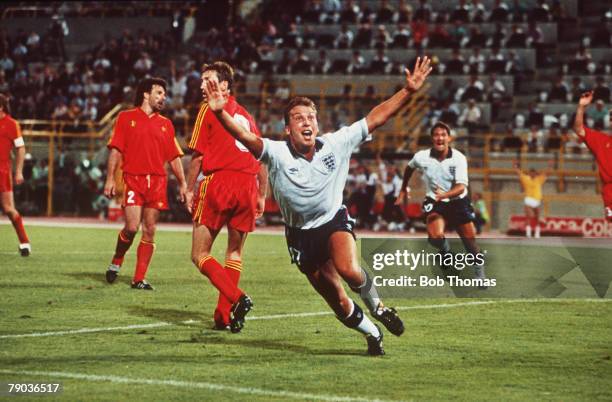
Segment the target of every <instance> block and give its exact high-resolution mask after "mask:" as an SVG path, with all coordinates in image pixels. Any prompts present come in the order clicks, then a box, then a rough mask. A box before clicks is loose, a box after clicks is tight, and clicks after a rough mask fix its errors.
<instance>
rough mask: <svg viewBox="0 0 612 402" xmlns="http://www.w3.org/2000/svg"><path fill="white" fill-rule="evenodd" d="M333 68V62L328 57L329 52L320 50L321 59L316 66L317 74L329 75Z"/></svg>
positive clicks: (319, 58) (318, 59)
mask: <svg viewBox="0 0 612 402" xmlns="http://www.w3.org/2000/svg"><path fill="white" fill-rule="evenodd" d="M331 67H332V61H331V60H330V59H329V57H328V56H327V52H326V51H325V50H323V49H321V50H319V57H318V58H317V61H316V63H315V65H314V72H315V73H316V74H328V73H330V69H331Z"/></svg>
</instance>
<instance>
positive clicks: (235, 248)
mask: <svg viewBox="0 0 612 402" xmlns="http://www.w3.org/2000/svg"><path fill="white" fill-rule="evenodd" d="M210 79H214V80H216V81H217V82H219V87H220V90H221V93H222V95H223V97H224V98H225V99H226V102H227V103H226V104H225V110H226V111H227V112H228V113H229V114H230V115H231V116H232V117H233V119H234V120H235V121H236V122H238V124H240V125H241V126H242V127H244V129H245V130H248V131H249V132H252V133H254V134H255V135H257V136H259V135H260V134H259V130H258V129H257V126H256V125H255V121H254V120H253V118H252V117H251V115H250V114H249V113H248V112H247V111H246V109H245V108H243V107H242V106H241V105H239V104H238V102H236V98H234V97H233V96H232V95H231V90H232V83H233V81H234V71H233V69H232V68H231V67H230V65H229V64H227V63H224V62H215V63H212V64H205V65H204V66H203V67H202V85H201V86H202V88H203V87H204V86H205V85H206V82H207V81H208V80H210ZM203 95H204V99H205V100H206V94H205V93H204V94H203ZM189 148H190V149H192V150H193V154H192V157H191V162H190V164H189V170H188V173H187V186H188V189H189V190H188V191H187V197H186V205H187V209H188V210H189V211H190V212H191V213H192V216H193V243H192V248H191V259H192V261H193V263H194V264H195V265H196V267H197V268H198V269H199V271H200V272H201V273H202V274H203V275H205V276H206V277H208V279H209V280H210V282H211V283H212V284H213V285H214V286H215V287H216V288H217V289H218V290H219V298H218V301H217V308H216V309H215V313H214V320H215V325H214V327H213V329H218V330H224V329H227V328H228V327H229V328H230V329H231V331H232V332H239V331H240V330H241V329H242V326H243V325H244V315H245V314H246V313H248V311H249V310H250V309H251V307H252V301H251V299H250V298H248V297H245V298H244V299H243V300H242V304H240V305H236V306H234V310H233V312H232V313H233V314H230V309H231V307H232V304H233V303H235V302H236V301H237V297H238V298H239V297H240V296H241V294H242V292H241V291H240V289H238V281H239V280H240V273H241V272H242V249H243V247H244V243H245V241H246V237H247V235H248V233H250V232H252V231H253V230H254V229H255V219H257V218H258V217H260V216H261V215H262V214H263V210H264V206H265V201H266V189H267V186H268V176H267V170H266V169H265V167H263V166H260V163H259V162H258V161H257V160H256V159H255V158H254V157H253V155H251V153H250V152H249V151H248V149H246V148H245V147H244V145H242V144H241V143H240V142H238V141H236V140H234V139H233V138H232V137H231V136H229V135H228V134H227V131H226V130H225V129H224V128H223V126H222V125H221V123H219V120H218V119H217V118H216V117H215V116H214V113H213V112H212V111H210V110H209V106H208V104H207V103H204V104H203V105H202V106H201V108H200V112H199V113H198V117H197V119H196V124H195V126H194V128H193V135H192V137H191V141H190V142H189ZM200 172H202V173H203V174H204V178H203V180H201V181H200V184H199V186H198V192H197V195H196V197H195V200H194V195H193V187H194V184H195V182H196V178H197V176H198V174H199V173H200ZM192 200H193V204H192ZM223 226H227V231H228V236H227V249H226V251H225V266H222V265H221V264H219V262H217V260H216V259H215V258H213V256H212V255H211V249H212V246H213V243H214V241H215V239H216V237H217V235H218V234H219V231H220V230H221V228H222V227H223ZM237 309H239V310H240V311H239V310H237ZM230 315H231V317H230ZM240 316H242V317H240ZM231 318H233V320H232V319H231Z"/></svg>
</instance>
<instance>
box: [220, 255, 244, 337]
mask: <svg viewBox="0 0 612 402" xmlns="http://www.w3.org/2000/svg"><path fill="white" fill-rule="evenodd" d="M223 269H224V271H225V273H226V274H227V276H229V278H230V280H231V282H232V283H233V284H234V285H235V286H236V287H238V282H240V274H241V273H242V261H240V260H226V261H225V267H223ZM231 308H232V303H231V302H230V301H229V300H228V299H227V297H225V296H224V295H223V293H219V298H218V299H217V308H216V309H215V314H214V318H215V322H216V323H218V324H224V325H225V324H229V322H230V310H231Z"/></svg>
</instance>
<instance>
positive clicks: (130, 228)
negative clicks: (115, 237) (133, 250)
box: [123, 224, 138, 239]
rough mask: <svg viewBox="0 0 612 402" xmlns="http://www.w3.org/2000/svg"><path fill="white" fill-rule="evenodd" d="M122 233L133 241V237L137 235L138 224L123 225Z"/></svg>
mask: <svg viewBox="0 0 612 402" xmlns="http://www.w3.org/2000/svg"><path fill="white" fill-rule="evenodd" d="M123 233H124V234H125V236H126V237H128V238H130V239H133V238H134V236H136V233H138V224H135V225H132V224H127V225H125V227H124V228H123Z"/></svg>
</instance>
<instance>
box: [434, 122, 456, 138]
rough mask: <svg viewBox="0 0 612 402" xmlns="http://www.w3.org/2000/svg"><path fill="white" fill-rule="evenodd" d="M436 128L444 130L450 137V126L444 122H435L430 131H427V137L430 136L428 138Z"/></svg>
mask: <svg viewBox="0 0 612 402" xmlns="http://www.w3.org/2000/svg"><path fill="white" fill-rule="evenodd" d="M436 128H443V129H444V130H446V133H447V134H448V135H451V128H450V126H449V125H448V124H446V123H444V122H441V121H439V122H437V123H436V124H434V125H433V126H432V127H431V130H429V135H430V136H432V135H433V133H434V130H435V129H436Z"/></svg>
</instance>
